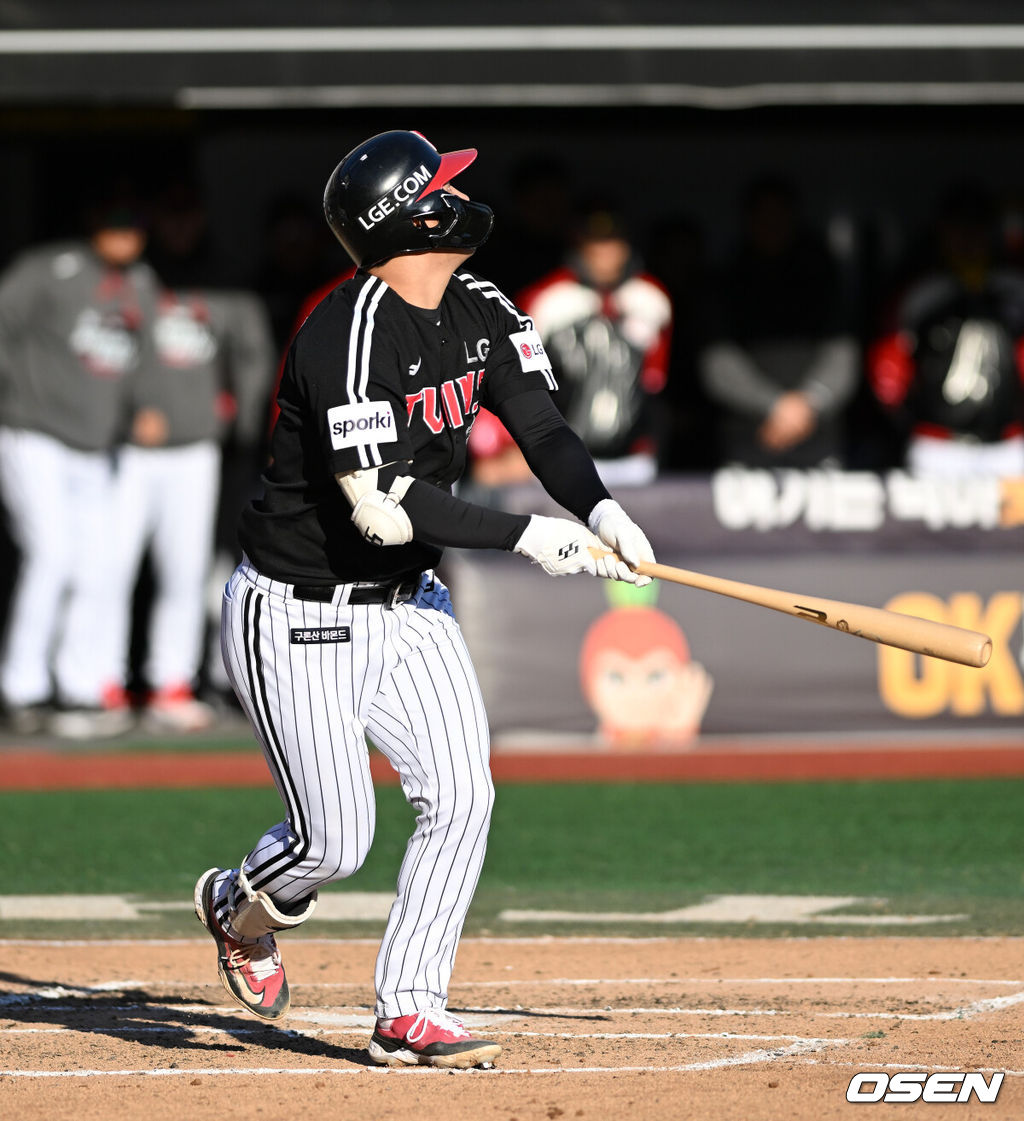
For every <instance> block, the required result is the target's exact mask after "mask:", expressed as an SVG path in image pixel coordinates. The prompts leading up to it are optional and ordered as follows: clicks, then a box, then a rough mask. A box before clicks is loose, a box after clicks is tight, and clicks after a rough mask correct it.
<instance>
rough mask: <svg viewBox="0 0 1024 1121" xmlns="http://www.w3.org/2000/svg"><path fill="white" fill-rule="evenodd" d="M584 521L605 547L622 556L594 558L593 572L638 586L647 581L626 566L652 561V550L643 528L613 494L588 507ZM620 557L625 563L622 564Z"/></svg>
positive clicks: (647, 580) (649, 580)
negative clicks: (589, 509) (595, 559)
mask: <svg viewBox="0 0 1024 1121" xmlns="http://www.w3.org/2000/svg"><path fill="white" fill-rule="evenodd" d="M588 524H589V525H590V528H591V530H592V531H593V532H594V533H595V534H596V535H597V536H598V537H599V538H600V539H601V541H602V542H603V543H604V544H605V546H607V548H609V549H613V550H614V551H615V552H616V553H618V555H619V556H620V557H622V560H616V559H615V557H613V556H610V555H609V556H605V557H600V558H598V562H597V574H598V576H604V577H606V578H607V579H609V580H625V581H627V582H628V583H630V584H635V585H636V586H637V587H638V588H642V587H644V585H645V584H649V583H650V582H651V578H650V576H640V575H639V574H638V573H636V572H634V571H633V570H632V569H631V568H630V567H629V566H630V565H631V564H639V563H640V562H641V561H649V562H653V561H654V550H653V549H652V548H651V543H650V542H649V541H648V540H647V537H646V536H645V535H644V531H643V530H642V529H641V528H640V527H639V526H638V525H637V524H636V522H634V521H633V520H632V519H631V518H630V516H629V515H628V514H627V513H626V511H625V510H623V508H622V507H621V506H620V505H619V504H618V503H617V502H616V501H615V499H614V498H605V499H603V500H602V501H600V502H599V503H598V504H597V505H596V506H595V507H594V508H593V510H591V511H590V517H589V519H588ZM623 561H625V562H626V563H625V564H624V563H623Z"/></svg>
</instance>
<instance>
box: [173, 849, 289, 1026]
mask: <svg viewBox="0 0 1024 1121" xmlns="http://www.w3.org/2000/svg"><path fill="white" fill-rule="evenodd" d="M220 873H221V869H220V868H211V869H209V871H207V872H204V873H203V874H202V875H201V876H200V877H199V882H198V883H197V884H196V890H195V906H196V915H197V916H198V918H199V921H200V922H201V923H202V924H203V926H205V927H206V929H207V930H208V931H209V932H210V934H211V935H212V936H213V940H214V942H216V943H217V951H218V957H217V972H218V973H219V974H220V979H221V983H222V984H223V985H224V988H225V989H227V991H228V994H229V995H230V996H231V999H232V1000H233V1001H234V1002H235V1003H236V1004H238V1005H240V1006H241V1007H242V1008H244V1009H245V1010H246V1011H247V1012H251V1013H252V1014H253V1015H254V1016H259V1018H260V1019H261V1020H280V1019H281V1017H282V1016H284V1015H285V1013H286V1012H287V1011H288V1005H289V1003H290V998H289V995H288V980H287V978H286V977H285V975H284V966H283V965H282V964H281V951H280V950H278V948H277V943H276V942H275V941H274V936H273V934H264V935H262V937H260V939H259V940H258V941H257V942H255V943H244V942H236V941H235V939H234V938H232V937H231V936H230V935H229V934H227V933H226V932H225V930H224V929H223V927H222V926H221V925H220V923H219V922H218V921H217V916H216V914H215V913H214V909H213V883H214V880H215V879H216V878H217V876H219V875H220Z"/></svg>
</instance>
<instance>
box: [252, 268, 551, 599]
mask: <svg viewBox="0 0 1024 1121" xmlns="http://www.w3.org/2000/svg"><path fill="white" fill-rule="evenodd" d="M554 388H555V383H554V378H553V376H552V373H551V367H550V364H549V362H548V359H547V357H546V355H545V353H544V348H543V346H542V345H541V341H540V338H539V336H538V335H537V332H536V331H535V330H534V328H533V323H532V321H531V320H530V319H529V318H528V317H527V316H525V315H524V314H523V313H522V312H520V311H519V310H518V309H517V308H516V307H515V306H514V305H513V304H512V302H511V301H510V300H509V299H508V298H507V297H506V296H505V295H504V294H503V293H502V292H501V291H500V290H499V289H498V288H496V287H495V286H494V285H493V284H491V283H490V282H489V281H486V280H482V279H481V278H480V277H478V276H476V275H474V274H473V273H470V272H465V271H461V272H458V273H456V274H455V275H454V276H453V277H452V279H451V281H450V282H449V284H448V287H447V290H446V291H445V294H444V297H443V299H442V301H441V305H440V307H438V308H435V309H430V310H427V309H423V308H417V307H413V306H411V305H410V304H408V303H406V302H405V301H404V300H403V299H401V297H400V296H398V294H397V293H396V292H394V291H393V290H392V289H391V288H390V287H389V286H388V285H387V284H386V283H385V282H384V281H383V280H381V279H380V278H379V277H375V276H373V275H370V274H366V273H358V274H357V275H356V276H355V277H353V278H352V279H351V280H348V281H345V282H344V283H343V284H341V285H339V286H338V287H337V288H335V289H334V291H333V292H332V293H331V294H330V295H329V296H327V297H326V298H325V299H324V300H323V301H322V302H321V303H320V304H319V305H318V306H317V307H316V308H315V310H314V311H313V312H312V313H311V314H310V316H309V318H308V319H307V320H306V322H305V323H304V324H303V326H302V328H301V329H300V331H299V332H298V334H297V335H296V337H295V339H294V341H293V343H292V345H291V347H290V349H289V352H288V356H287V359H286V362H285V369H284V373H283V376H282V379H281V385H280V388H279V391H278V405H279V407H280V416H279V417H278V420H277V424H276V426H275V429H274V435H273V439H272V442H271V460H272V462H271V466H270V468H269V470H268V472H267V473H266V475H265V477H264V483H265V491H264V494H263V496H262V497H261V498H260V499H258V500H256V501H255V502H254V503H253V504H252V505H251V506H250V507H249V508H248V509H247V510H246V511H245V513H244V514H243V516H242V522H241V528H240V534H239V536H240V540H241V544H242V547H243V549H244V550H245V552H246V554H247V555H248V556H249V558H250V560H251V561H252V562H253V564H254V565H255V566H256V567H257V568H258V569H259V570H260V571H261V572H264V573H265V574H267V575H268V576H271V577H273V578H275V579H278V580H283V581H287V582H294V583H299V582H301V583H321V584H323V583H346V582H349V581H354V580H390V579H392V578H395V577H401V576H405V575H407V574H411V573H416V572H421V571H423V570H424V569H428V568H432V567H434V566H435V565H436V564H437V562H438V561H439V559H440V557H441V552H442V550H441V548H439V547H435V546H433V545H429V544H426V543H424V542H422V541H417V540H414V541H412V542H410V543H409V544H407V545H394V546H385V547H381V546H377V545H373V544H371V543H370V542H368V541H366V540H364V539H363V537H362V535H361V534H360V532H359V530H358V529H357V528H356V527H355V526H354V525H353V524H352V521H351V515H352V508H351V506H350V505H349V502H348V500H347V499H346V497H345V496H344V494H343V493H342V491H341V488H340V487H339V486H338V483H337V480H336V479H335V475H336V474H338V473H339V472H347V471H352V470H355V469H358V468H372V467H381V466H383V465H386V464H391V463H396V462H397V463H399V464H401V465H403V466H402V467H401V469H400V471H399V473H400V474H404V475H409V476H412V477H413V478H414V479H417V480H422V481H423V482H425V483H430V484H433V485H435V486H437V487H439V488H442V489H443V490H444V491H446V492H450V490H451V487H452V485H453V484H454V483H455V482H456V481H457V480H458V479H459V477H460V476H461V475H462V472H463V470H464V468H465V465H466V455H467V451H466V442H467V437H468V435H469V430H470V427H471V426H472V423H473V419H474V417H475V416H476V413H477V410H478V409H479V408H480V406H481V405H483V406H484V407H485V408H487V409H489V410H491V411H493V412H495V413H497V414H498V415H499V416H501V415H502V411H503V408H502V407H503V405H504V404H505V402H507V401H509V400H511V399H512V398H514V397H516V396H518V395H519V394H522V393H525V392H527V391H529V390H536V389H543V390H551V389H554Z"/></svg>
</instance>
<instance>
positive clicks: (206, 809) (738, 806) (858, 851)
mask: <svg viewBox="0 0 1024 1121" xmlns="http://www.w3.org/2000/svg"><path fill="white" fill-rule="evenodd" d="M279 817H280V804H279V802H278V800H277V797H276V795H275V794H274V792H273V791H271V790H240V791H224V790H198V791H159V792H158V791H74V792H60V793H28V794H26V793H16V794H15V793H9V794H0V868H2V874H0V894H50V893H60V892H74V893H79V892H84V893H93V892H96V893H98V892H111V893H132V894H138V895H141V896H146V897H152V898H154V899H187V898H188V897H189V896H190V894H191V889H192V885H193V883H194V881H195V878H196V876H197V874H198V873H199V872H201V871H202V870H203V869H204V868H207V867H209V866H210V865H212V864H222V865H224V864H237V862H238V861H239V860H240V858H241V857H242V856H243V855H244V853H245V852H246V851H247V850H248V848H249V847H250V846H251V845H252V844H253V843H254V842H255V840H256V839H257V837H258V836H259V834H260V833H261V832H262V830H263V828H264V827H265V826H266V825H268V824H270V823H272V822H274V821H276V820H278V818H279ZM411 825H412V812H411V811H410V809H409V808H408V807H407V806H406V805H405V803H404V801H403V800H402V797H401V792H400V791H399V790H398V789H397V788H395V787H383V788H380V789H379V790H378V824H377V834H376V841H375V843H374V847H373V851H372V852H371V854H370V857H369V859H368V860H367V863H366V865H365V866H364V867H363V869H362V870H361V871H360V872H359V874H358V875H357V876H355V877H354V878H353V879H352V880H350V881H349V882H348V885H347V886H349V887H350V888H352V889H353V890H357V891H390V890H391V889H392V887H393V884H394V880H395V875H396V872H397V869H398V865H399V863H400V861H401V858H402V853H403V852H404V849H405V844H406V840H407V838H408V835H409V832H410V829H411ZM1022 854H1024V780H1000V781H989V780H972V781H950V782H932V781H918V782H891V783H868V782H863V783H780V784H757V785H748V784H703V785H688V784H663V785H656V784H651V785H647V784H643V785H628V784H627V785H605V784H600V785H598V784H593V785H591V784H579V785H517V784H507V785H502V786H499V788H498V800H497V805H496V809H495V816H494V822H493V826H492V830H491V837H490V842H489V846H488V855H487V862H486V865H485V868H484V874H483V878H482V880H481V885H480V889H479V891H478V894H477V900H476V902H475V904H474V908H473V912H472V914H471V921H470V924H469V929H471V930H481V929H489V930H503V931H510V930H512V929H516V930H521V929H522V928H521V927H515V928H512V927H511V926H509V925H507V924H501V923H498V922H497V915H498V912H499V911H500V910H501V909H503V908H506V907H517V908H522V907H537V908H545V909H571V910H584V909H595V910H596V909H605V910H667V909H670V908H674V907H678V906H681V905H684V904H686V903H691V902H695V901H697V900H700V899H701V898H703V897H704V896H705V895H707V894H713V893H763V894H823V895H858V896H870V897H884V898H885V899H887V900H888V903H887V904H886V905H885V906H884V907H881V908H880V910H882V911H889V912H896V913H908V912H912V913H952V912H958V913H959V912H966V913H968V914H970V916H971V918H970V920H968V921H967V922H961V923H959V924H953V925H948V924H945V925H943V926H942V927H941V928H939V927H935V926H930V927H919V928H914V929H915V930H917V931H919V932H922V933H936V932H939V931H940V930H941V932H947V931H948V932H950V933H953V932H956V933H1021V932H1024V863H1022V861H1021V856H1022ZM184 922H185V918H184V917H182V916H180V915H179V916H175V917H169V918H166V919H160V920H159V921H157V920H154V925H153V932H154V933H156V932H160V933H164V932H167V931H168V930H169V929H177V928H176V927H175V924H176V923H179V924H184ZM45 925H46V927H47V928H48V929H42V927H41V926H40V925H39V924H34V925H33V927H32V930H27V929H25V928H24V925H23V924H14V923H11V922H0V934H8V935H12V934H26V933H30V934H34V933H39V934H41V935H45V936H50V935H52V933H53V925H52V924H45ZM314 925H316V924H314ZM181 929H187V928H185V927H184V926H182V927H181ZM531 929H533V930H534V931H537V930H547V929H549V928H546V927H545V928H531ZM551 929H554V928H551ZM588 929H594V930H595V931H596V930H597V929H602V930H607V929H608V928H596V927H595V928H588ZM634 929H636V928H634ZM658 929H659V930H660V929H661V928H658ZM816 929H817V928H816ZM824 929H828V930H831V931H834V928H831V927H830V928H824ZM858 929H863V928H858ZM364 931H365V928H364ZM122 932H123V928H122ZM310 932H311V933H314V931H310ZM336 932H338V933H340V930H338V928H337V927H336V926H335V925H334V924H332V925H331V926H330V927H327V928H325V927H323V926H320V927H318V928H317V930H316V931H315V933H317V934H320V935H324V934H333V933H336ZM647 932H648V933H650V928H647ZM732 932H733V933H735V928H733V930H732ZM871 932H875V933H877V930H876V929H874V928H871Z"/></svg>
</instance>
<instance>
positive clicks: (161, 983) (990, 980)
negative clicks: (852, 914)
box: [0, 975, 1024, 1006]
mask: <svg viewBox="0 0 1024 1121" xmlns="http://www.w3.org/2000/svg"><path fill="white" fill-rule="evenodd" d="M613 984H614V985H657V986H659V987H664V986H668V985H689V986H693V985H712V986H715V987H716V988H717V987H725V986H729V985H982V986H983V985H995V986H1007V987H1016V986H1018V985H1021V984H1024V979H1022V978H1020V977H1018V978H1005V977H944V976H936V975H929V976H926V977H546V978H538V979H536V980H534V979H532V978H519V977H509V978H506V979H505V980H500V981H495V980H492V981H470V980H464V981H462V982H461V983H460V985H459V988H460V989H462V990H469V989H501V988H514V987H522V988H535V987H537V986H543V987H549V986H552V985H562V986H569V987H574V986H583V985H613ZM218 987H219V986H218V984H217V983H216V982H213V981H196V980H194V979H193V980H183V979H180V978H178V979H175V978H149V979H146V980H144V979H142V978H135V977H129V978H121V979H117V980H112V981H101V982H98V983H96V984H93V985H68V986H63V985H52V986H46V987H43V988H39V989H36V990H34V993H35V994H36V995H37V996H38V997H39V998H41V999H46V997H47V994H48V993H52V994H54V995H55V996H61V995H66V994H67V993H70V992H74V993H81V994H85V995H89V994H93V993H108V992H115V993H116V992H123V991H126V990H130V989H141V988H145V989H216V988H218ZM290 987H291V989H292V990H293V991H294V990H296V989H315V990H336V989H364V988H365V987H366V982H365V981H292V982H291V983H290ZM31 991H32V990H30V992H31ZM9 995H10V994H0V1006H2V1005H3V1004H4V1003H5V1000H7V999H9ZM14 995H20V994H14Z"/></svg>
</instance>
